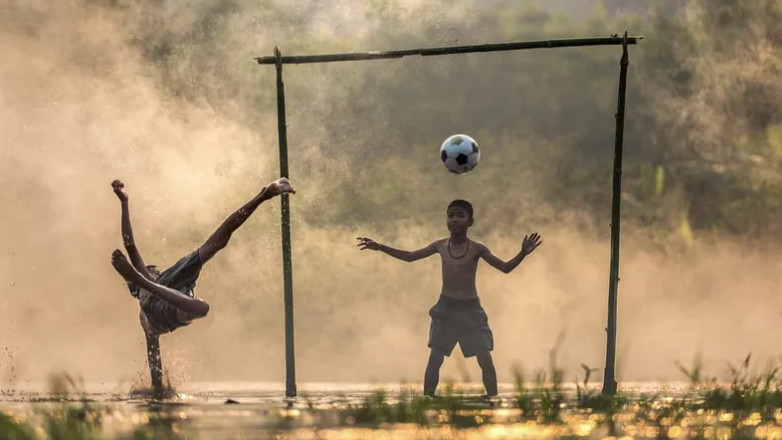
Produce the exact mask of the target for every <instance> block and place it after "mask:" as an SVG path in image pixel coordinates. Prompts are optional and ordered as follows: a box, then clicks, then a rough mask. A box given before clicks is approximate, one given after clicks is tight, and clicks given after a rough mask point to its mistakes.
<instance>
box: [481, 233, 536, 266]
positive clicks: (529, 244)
mask: <svg viewBox="0 0 782 440" xmlns="http://www.w3.org/2000/svg"><path fill="white" fill-rule="evenodd" d="M541 244H543V241H542V240H541V239H540V235H538V233H537V232H533V233H532V234H530V235H526V236H524V241H522V242H521V250H520V251H519V253H518V254H516V256H515V257H513V258H511V259H510V260H508V261H502V260H500V259H499V258H498V257H497V256H495V255H494V254H492V253H491V251H490V250H489V248H487V247H486V246H484V245H481V257H482V258H483V259H484V260H485V261H486V262H487V263H489V265H491V266H492V267H493V268H495V269H497V270H499V271H501V272H502V273H510V272H511V271H513V269H515V268H517V267H518V266H519V264H521V261H522V260H523V259H524V257H526V256H527V255H529V254H531V253H532V251H534V250H535V249H537V247H538V246H540V245H541Z"/></svg>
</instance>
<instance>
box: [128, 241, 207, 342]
mask: <svg viewBox="0 0 782 440" xmlns="http://www.w3.org/2000/svg"><path fill="white" fill-rule="evenodd" d="M202 266H203V264H202V263H201V259H200V258H199V256H198V251H195V252H192V253H190V254H189V255H187V256H185V257H183V258H181V259H180V260H179V261H177V262H176V263H174V265H173V266H171V267H169V268H168V269H166V270H164V271H163V272H162V273H161V274H160V276H159V277H158V278H157V280H156V282H157V283H158V284H160V285H163V286H166V287H170V288H172V289H175V290H178V291H180V292H181V293H182V295H185V296H188V297H191V298H192V297H193V296H194V295H193V289H194V288H195V284H196V280H197V279H198V276H199V275H200V274H201V267H202ZM141 310H142V311H143V312H144V314H145V315H146V318H147V322H148V323H149V325H150V327H151V329H152V330H153V333H154V334H163V333H168V332H171V331H174V330H176V329H177V328H179V327H184V326H186V325H188V324H190V321H192V320H193V319H195V318H196V317H195V316H193V317H192V318H191V319H187V318H188V314H187V313H184V312H183V311H181V310H179V308H177V307H176V306H174V305H172V304H170V303H168V302H167V301H165V300H163V299H161V298H159V297H157V296H155V295H152V296H150V297H148V298H147V300H145V301H143V302H142V303H141Z"/></svg>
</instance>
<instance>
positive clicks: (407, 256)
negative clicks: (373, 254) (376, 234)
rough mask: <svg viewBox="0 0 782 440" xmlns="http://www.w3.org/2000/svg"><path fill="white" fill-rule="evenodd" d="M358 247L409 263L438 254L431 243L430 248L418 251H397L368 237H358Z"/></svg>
mask: <svg viewBox="0 0 782 440" xmlns="http://www.w3.org/2000/svg"><path fill="white" fill-rule="evenodd" d="M357 246H358V248H359V249H360V250H362V251H363V250H364V249H369V250H371V251H380V252H383V253H385V254H388V255H390V256H392V257H394V258H397V259H399V260H402V261H407V262H408V263H410V262H413V261H416V260H420V259H422V258H426V257H429V256H431V255H434V254H435V253H437V248H436V247H435V246H434V243H430V244H429V245H428V246H426V247H423V248H421V249H418V250H417V251H405V250H402V249H395V248H392V247H391V246H386V245H384V244H380V243H378V242H376V241H375V240H372V239H371V238H367V237H358V244H357Z"/></svg>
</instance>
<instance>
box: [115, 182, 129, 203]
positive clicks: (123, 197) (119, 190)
mask: <svg viewBox="0 0 782 440" xmlns="http://www.w3.org/2000/svg"><path fill="white" fill-rule="evenodd" d="M123 188H125V184H124V183H122V181H121V180H119V179H117V180H115V181H113V182H111V189H113V190H114V194H116V195H117V197H118V198H119V199H120V201H123V202H126V201H128V195H127V194H125V191H123Z"/></svg>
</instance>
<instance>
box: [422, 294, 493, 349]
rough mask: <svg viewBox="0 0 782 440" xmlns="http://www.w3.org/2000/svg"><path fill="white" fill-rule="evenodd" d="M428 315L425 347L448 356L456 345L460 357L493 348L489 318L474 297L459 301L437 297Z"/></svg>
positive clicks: (441, 296)
mask: <svg viewBox="0 0 782 440" xmlns="http://www.w3.org/2000/svg"><path fill="white" fill-rule="evenodd" d="M429 316H431V317H432V324H431V325H430V327H429V348H432V349H436V350H438V351H440V352H442V353H443V354H445V355H446V356H450V355H451V353H452V352H453V348H454V347H455V346H456V343H457V342H458V343H459V347H460V348H461V349H462V354H463V355H464V357H471V356H475V355H476V354H478V353H479V352H481V351H491V350H493V349H494V336H493V334H492V332H491V328H489V317H488V316H487V315H486V312H485V311H484V310H483V307H481V302H480V300H479V299H478V298H474V299H467V300H459V299H453V298H450V297H447V296H443V295H440V298H439V299H438V301H437V304H435V305H434V306H432V308H431V309H429Z"/></svg>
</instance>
